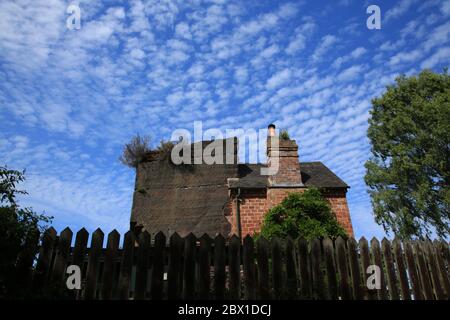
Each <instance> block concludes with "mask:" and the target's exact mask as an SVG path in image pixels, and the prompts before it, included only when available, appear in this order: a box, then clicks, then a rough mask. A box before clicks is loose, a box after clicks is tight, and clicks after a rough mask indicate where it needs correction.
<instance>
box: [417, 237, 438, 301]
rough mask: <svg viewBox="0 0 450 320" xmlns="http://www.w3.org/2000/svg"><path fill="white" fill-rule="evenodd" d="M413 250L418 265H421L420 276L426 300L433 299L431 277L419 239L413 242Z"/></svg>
mask: <svg viewBox="0 0 450 320" xmlns="http://www.w3.org/2000/svg"><path fill="white" fill-rule="evenodd" d="M413 252H414V259H415V261H416V264H417V266H418V267H419V268H418V270H419V278H420V284H421V286H422V294H423V296H424V297H425V300H432V299H433V298H434V297H433V291H432V290H431V284H430V277H429V274H428V269H427V265H426V262H425V257H424V256H423V253H422V248H421V245H420V242H419V241H414V242H413Z"/></svg>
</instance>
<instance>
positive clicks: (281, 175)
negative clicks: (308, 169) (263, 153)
mask: <svg viewBox="0 0 450 320" xmlns="http://www.w3.org/2000/svg"><path fill="white" fill-rule="evenodd" d="M277 140H278V143H277ZM277 157H278V159H277ZM267 160H268V163H267V164H268V166H269V167H271V166H273V167H274V168H276V167H277V161H278V171H277V172H276V173H275V174H273V175H269V177H268V178H269V185H270V186H272V187H301V186H303V183H302V177H301V174H300V163H299V161H298V145H297V143H296V142H295V140H290V139H287V140H285V139H282V138H280V137H279V136H278V135H277V134H276V132H275V125H273V124H271V125H269V127H268V136H267Z"/></svg>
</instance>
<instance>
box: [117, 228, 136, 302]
mask: <svg viewBox="0 0 450 320" xmlns="http://www.w3.org/2000/svg"><path fill="white" fill-rule="evenodd" d="M135 241H136V239H135V235H134V232H133V231H128V232H127V233H125V235H124V239H123V251H122V263H121V266H120V275H119V285H118V286H117V297H118V298H119V299H120V300H128V299H130V286H131V269H132V267H133V258H134V244H135Z"/></svg>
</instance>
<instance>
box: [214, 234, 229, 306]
mask: <svg viewBox="0 0 450 320" xmlns="http://www.w3.org/2000/svg"><path fill="white" fill-rule="evenodd" d="M225 259H226V257H225V238H224V237H223V236H222V235H221V234H219V235H217V236H216V238H215V239H214V294H215V299H216V300H223V299H224V298H225V280H226V274H225Z"/></svg>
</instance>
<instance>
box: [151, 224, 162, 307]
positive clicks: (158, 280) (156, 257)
mask: <svg viewBox="0 0 450 320" xmlns="http://www.w3.org/2000/svg"><path fill="white" fill-rule="evenodd" d="M165 248H166V236H165V235H164V233H163V232H161V231H160V232H158V233H157V234H156V235H155V243H154V251H153V253H154V254H153V268H152V290H151V291H152V299H153V300H161V299H162V298H163V281H164V249H165Z"/></svg>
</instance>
